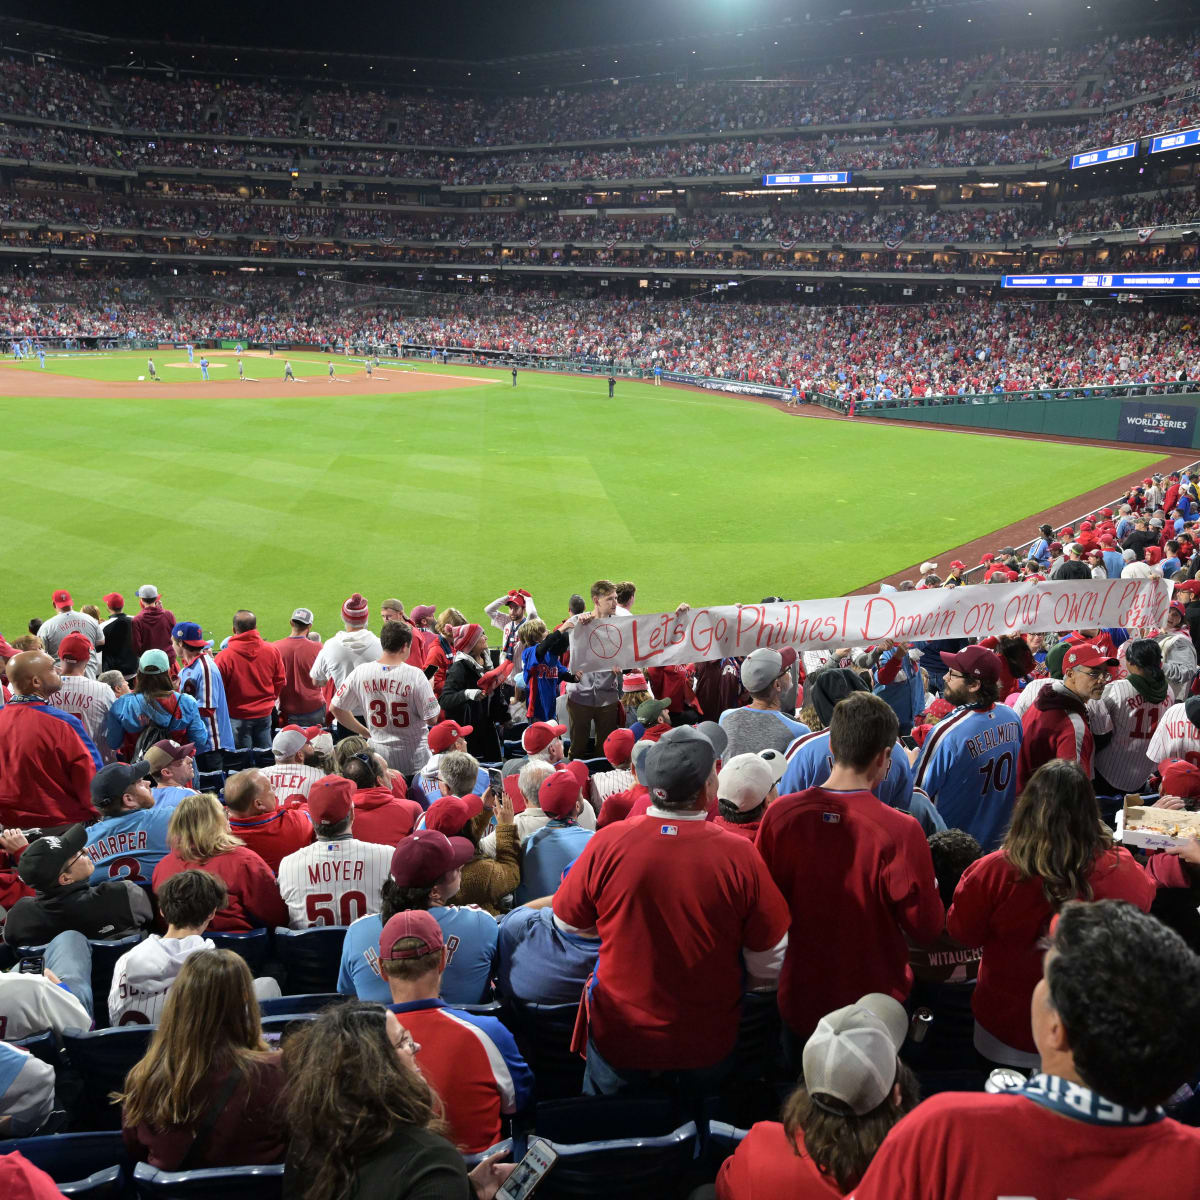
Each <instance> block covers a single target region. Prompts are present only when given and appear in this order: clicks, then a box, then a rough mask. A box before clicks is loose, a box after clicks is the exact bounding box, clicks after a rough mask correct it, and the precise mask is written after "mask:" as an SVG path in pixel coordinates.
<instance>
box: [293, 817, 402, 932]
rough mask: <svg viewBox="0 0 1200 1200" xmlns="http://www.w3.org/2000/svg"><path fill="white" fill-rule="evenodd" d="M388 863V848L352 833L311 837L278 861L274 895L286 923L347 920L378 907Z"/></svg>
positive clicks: (343, 922) (299, 925)
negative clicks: (327, 838)
mask: <svg viewBox="0 0 1200 1200" xmlns="http://www.w3.org/2000/svg"><path fill="white" fill-rule="evenodd" d="M391 865H392V847H391V846H380V845H377V844H376V843H375V842H360V841H359V840H358V839H357V838H352V837H350V838H338V839H337V840H336V841H325V842H313V843H312V845H310V846H304V847H303V848H302V849H300V850H297V851H296V852H295V853H294V854H289V855H288V856H287V857H286V858H285V859H284V860H283V861H282V862H281V863H280V864H279V894H280V895H281V896H282V897H283V902H284V903H285V904H286V905H287V906H288V926H289V927H290V928H292V929H310V928H311V927H312V926H314V925H349V924H350V923H351V922H352V921H357V920H358V918H359V917H365V916H367V915H369V914H370V913H377V912H378V911H379V889H380V888H381V887H383V881H384V880H385V879H386V878H387V875H388V870H389V869H390V868H391Z"/></svg>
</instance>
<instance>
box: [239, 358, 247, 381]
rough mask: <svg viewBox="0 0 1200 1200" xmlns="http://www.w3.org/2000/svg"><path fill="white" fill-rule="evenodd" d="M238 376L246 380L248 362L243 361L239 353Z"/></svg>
mask: <svg viewBox="0 0 1200 1200" xmlns="http://www.w3.org/2000/svg"><path fill="white" fill-rule="evenodd" d="M238 378H239V379H240V380H241V381H242V382H243V383H245V382H246V364H245V363H244V362H243V361H242V357H241V355H240V354H239V355H238Z"/></svg>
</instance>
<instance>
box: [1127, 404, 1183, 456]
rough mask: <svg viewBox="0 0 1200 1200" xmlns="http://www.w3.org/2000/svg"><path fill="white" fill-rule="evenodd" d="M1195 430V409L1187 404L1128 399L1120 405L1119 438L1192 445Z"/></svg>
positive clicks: (1152, 443) (1148, 442) (1151, 443)
mask: <svg viewBox="0 0 1200 1200" xmlns="http://www.w3.org/2000/svg"><path fill="white" fill-rule="evenodd" d="M1195 429H1196V409H1195V408H1193V407H1192V406H1191V405H1187V404H1162V403H1160V402H1159V401H1157V400H1154V399H1150V400H1126V401H1124V402H1123V403H1122V404H1121V423H1120V426H1119V432H1118V434H1117V436H1118V438H1119V439H1120V440H1121V441H1123V442H1143V443H1146V444H1148V445H1152V446H1190V445H1191V444H1192V438H1193V437H1194V436H1195Z"/></svg>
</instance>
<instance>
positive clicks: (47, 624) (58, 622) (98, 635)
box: [37, 588, 104, 679]
mask: <svg viewBox="0 0 1200 1200" xmlns="http://www.w3.org/2000/svg"><path fill="white" fill-rule="evenodd" d="M51 599H52V601H53V603H54V616H52V617H49V618H48V619H47V620H45V621H43V622H42V623H41V625H40V626H39V627H38V631H37V633H38V637H40V638H41V639H42V646H43V647H44V648H45V651H46V653H47V654H49V655H50V657H51V658H58V657H59V655H60V647H61V643H62V640H63V638H65V637H66V636H67V635H68V634H72V633H80V634H83V636H84V637H86V638H87V640H88V642H89V643H90V645H91V647H92V650H93V651H96V650H98V649H99V648H100V647H101V646H103V645H104V632H103V630H102V629H101V628H100V622H99V621H97V620H96V619H95V618H94V617H90V616H88V614H87V613H85V612H77V611H76V610H75V609H73V608H72V607H71V593H70V592H68V591H67V590H66V589H65V588H59V590H58V591H56V592H55V593H54V595H53V596H52V597H51ZM99 670H100V656H99V654H96V656H95V658H94V659H93V660H92V663H91V666H90V667H89V670H88V675H89V677H90V678H92V679H95V678H96V675H97V673H98V671H99Z"/></svg>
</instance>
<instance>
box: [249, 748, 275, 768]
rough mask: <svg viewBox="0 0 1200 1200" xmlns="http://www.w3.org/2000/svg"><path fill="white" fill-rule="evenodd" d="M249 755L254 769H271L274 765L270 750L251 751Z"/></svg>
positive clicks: (273, 756) (272, 754) (273, 757)
mask: <svg viewBox="0 0 1200 1200" xmlns="http://www.w3.org/2000/svg"><path fill="white" fill-rule="evenodd" d="M250 755H251V758H252V760H253V765H254V766H256V767H273V766H274V765H275V755H274V753H273V752H272V751H271V750H270V749H267V750H252V751H251V752H250Z"/></svg>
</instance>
